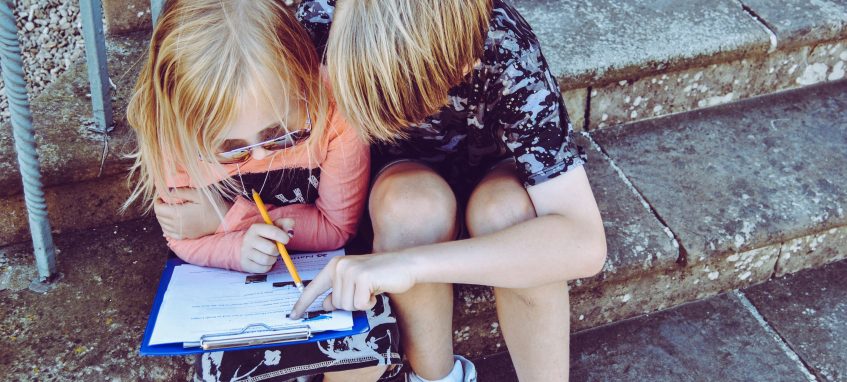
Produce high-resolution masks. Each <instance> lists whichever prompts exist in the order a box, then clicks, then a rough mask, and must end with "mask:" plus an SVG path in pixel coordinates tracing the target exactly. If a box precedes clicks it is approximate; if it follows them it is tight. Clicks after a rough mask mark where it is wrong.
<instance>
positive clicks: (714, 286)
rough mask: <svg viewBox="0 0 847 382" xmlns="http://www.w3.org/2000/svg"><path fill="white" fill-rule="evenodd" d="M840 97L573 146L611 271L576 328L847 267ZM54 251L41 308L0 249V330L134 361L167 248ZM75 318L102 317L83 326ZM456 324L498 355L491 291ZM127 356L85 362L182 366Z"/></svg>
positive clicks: (93, 237) (19, 268) (713, 115)
mask: <svg viewBox="0 0 847 382" xmlns="http://www.w3.org/2000/svg"><path fill="white" fill-rule="evenodd" d="M845 90H847V82H845V81H842V82H838V83H833V84H828V85H823V86H817V87H813V88H808V89H802V90H796V91H792V92H786V93H782V94H778V95H772V96H767V97H762V98H756V99H751V100H747V101H744V102H741V103H737V104H732V105H724V106H720V107H716V108H712V109H708V110H703V111H700V112H693V113H687V114H681V115H676V116H671V117H666V118H661V119H656V120H652V121H645V122H639V123H636V124H633V125H626V126H620V127H618V128H614V129H606V130H600V131H596V132H594V133H592V134H589V135H587V136H580V141H581V144H583V145H584V146H586V147H587V148H589V150H588V151H589V159H590V162H589V163H588V165H587V170H588V172H589V176H590V179H591V182H592V187H593V189H594V192H595V195H596V198H597V200H598V203H599V205H600V209H601V212H602V214H603V217H604V222H605V226H606V233H607V241H608V248H609V259H608V262H607V264H606V266H605V268H604V270H603V272H602V273H601V274H600V275H598V276H597V277H594V278H590V279H583V280H577V281H575V282H573V283H571V297H570V299H571V305H572V316H571V327H572V328H573V330H574V331H581V330H585V329H588V328H592V327H597V326H601V325H604V324H607V323H611V322H616V321H620V320H623V319H626V318H630V317H635V316H639V315H643V314H647V313H651V312H654V311H658V310H662V309H666V308H670V307H673V306H676V305H679V304H682V303H686V302H690V301H695V300H700V299H703V298H708V297H710V296H713V295H716V294H718V293H720V292H723V291H728V290H732V289H737V288H744V287H748V286H750V285H753V284H757V283H760V282H763V281H766V280H769V279H771V278H773V277H778V276H781V275H784V274H788V273H792V272H795V271H798V270H801V269H804V268H811V267H818V266H821V265H823V264H825V263H828V262H832V261H835V260H838V259H843V258H845V257H847V214H845V207H847V206H845V204H847V188H845V185H847V179H845V177H847V174H845V172H844V171H843V165H844V163H847V150H844V147H847V113H845V110H847V91H845ZM57 247H58V248H59V250H60V252H59V255H58V266H59V271H60V272H61V273H62V274H63V276H62V279H60V281H59V283H58V284H57V287H56V289H54V290H53V291H51V292H49V293H48V294H47V295H46V296H41V297H39V296H36V295H33V294H30V293H27V292H26V291H22V290H21V289H23V288H25V287H26V286H27V285H28V283H29V281H30V280H31V279H32V278H34V276H35V269H34V266H33V262H32V258H31V252H30V251H31V250H30V249H29V248H28V245H26V244H24V245H17V246H12V247H6V248H5V249H4V250H2V251H0V271H2V273H0V300H2V301H4V302H3V303H4V304H8V305H9V309H6V308H4V311H7V312H10V314H9V315H8V319H9V320H13V321H14V320H18V321H14V322H15V324H4V326H3V327H7V328H13V333H12V337H13V339H14V338H26V336H27V335H35V336H42V337H44V338H47V336H50V338H53V337H55V336H56V335H57V334H56V333H54V332H51V330H53V329H51V328H52V326H51V325H55V324H46V323H44V322H42V321H40V320H36V317H41V318H45V319H46V320H47V321H50V317H51V316H50V315H51V314H53V313H49V312H54V311H55V312H62V317H71V318H72V319H73V321H74V322H76V323H78V324H79V325H78V326H77V327H78V332H76V333H77V334H78V335H79V336H82V337H81V338H85V337H86V336H92V337H96V336H100V335H102V331H103V330H107V333H112V334H109V335H108V336H105V337H110V336H116V338H119V340H120V341H123V342H125V343H126V346H125V347H124V348H126V349H133V348H134V346H135V344H136V343H137V341H138V339H139V338H140V335H141V333H140V332H141V328H142V327H143V322H144V316H145V315H146V312H147V309H149V304H150V301H151V300H152V296H153V285H155V283H156V280H157V278H158V274H159V271H160V269H161V265H162V264H163V261H164V253H165V252H166V247H165V244H164V240H163V239H162V237H161V232H160V231H159V227H158V225H157V224H156V222H155V220H154V219H152V218H146V219H143V220H137V221H131V222H127V223H122V224H120V225H117V226H106V227H100V228H95V229H90V230H84V231H80V232H69V233H64V234H61V235H59V236H58V237H57ZM104 288H105V289H104ZM3 290H6V291H3ZM80 306H84V307H85V309H84V310H85V312H92V311H93V312H98V313H97V314H96V315H90V317H84V318H80V317H77V316H78V315H77V316H75V315H74V314H76V313H73V312H75V311H76V310H79V309H81V308H79V307H80ZM50 309H53V310H50ZM81 314H82V313H79V315H81ZM454 314H455V320H454V328H455V330H456V331H455V333H454V334H455V341H456V350H457V352H459V353H462V354H466V355H468V356H471V357H480V356H485V355H490V354H496V353H498V352H502V351H503V350H504V349H505V343H504V342H503V339H502V337H501V334H500V328H499V325H498V324H497V318H496V312H495V309H494V301H493V297H492V293H491V291H490V289H489V288H485V287H477V286H459V287H458V288H457V290H456V304H455V310H454ZM21 317H23V318H21ZM21 320H23V321H21ZM27 320H28V321H27ZM98 320H102V321H103V322H99V321H98ZM104 322H105V324H104ZM116 323H117V324H116ZM24 324H26V325H24ZM68 325H70V324H68ZM103 325H106V326H103ZM58 327H59V328H62V327H64V326H58ZM62 330H63V332H62V333H65V331H68V330H70V329H62ZM115 333H124V334H120V335H118V334H115ZM61 336H71V334H67V333H65V334H62V335H61ZM61 336H60V337H61ZM2 337H3V336H0V338H2ZM61 338H65V337H61ZM75 338H80V337H75ZM98 338H99V337H98ZM101 342H102V341H100V342H97V343H95V344H94V345H92V346H94V347H101V346H106V345H104V344H105V343H102V344H101ZM34 343H39V344H45V343H46V339H45V340H44V341H41V342H38V341H36V342H34ZM12 345H15V344H12ZM39 346H40V345H39ZM45 346H46V345H45ZM109 346H111V345H109ZM86 349H91V348H90V347H89V348H86ZM85 351H86V350H85V349H83V350H80V352H83V353H84V352H85ZM123 354H128V355H126V356H121V357H123V358H120V357H119V358H118V359H113V360H104V359H102V358H97V357H93V356H91V357H89V358H90V361H85V362H95V361H96V362H99V363H98V365H113V364H114V365H125V366H126V368H127V369H132V370H136V369H138V368H142V367H143V368H153V369H151V370H159V371H156V372H157V373H158V372H161V373H164V371H163V370H164V369H161V368H172V367H175V365H182V363H180V362H181V361H164V360H150V359H137V357H135V355H134V354H135V353H132V352H129V353H123ZM89 358H84V359H89ZM80 362H82V361H80ZM173 362H175V363H173ZM68 365H78V366H79V367H82V366H81V365H82V364H77V363H68ZM145 365H146V366H145ZM162 365H165V366H162ZM69 367H70V366H69ZM180 367H182V366H180ZM168 370H170V369H168ZM174 370H180V369H174ZM163 375H170V374H163Z"/></svg>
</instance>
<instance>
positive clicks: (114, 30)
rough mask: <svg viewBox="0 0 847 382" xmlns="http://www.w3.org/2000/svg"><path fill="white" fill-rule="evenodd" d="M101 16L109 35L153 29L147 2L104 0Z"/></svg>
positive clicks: (143, 0)
mask: <svg viewBox="0 0 847 382" xmlns="http://www.w3.org/2000/svg"><path fill="white" fill-rule="evenodd" d="M103 16H105V18H106V25H105V27H106V33H109V34H110V35H118V34H125V33H130V32H137V31H149V30H152V29H153V21H152V18H151V17H150V1H149V0H104V1H103Z"/></svg>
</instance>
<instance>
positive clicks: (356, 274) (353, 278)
mask: <svg viewBox="0 0 847 382" xmlns="http://www.w3.org/2000/svg"><path fill="white" fill-rule="evenodd" d="M413 269H414V266H413V264H409V261H407V260H406V259H404V258H403V257H401V256H399V255H395V254H380V255H361V256H339V257H335V258H333V259H332V260H330V262H329V264H327V266H326V267H325V268H324V269H323V270H322V271H321V272H320V273H318V275H317V276H316V277H315V279H314V280H312V281H311V282H310V283H309V285H308V286H307V287H306V289H305V290H304V291H303V294H302V295H301V296H300V299H299V300H297V303H296V304H294V308H293V309H291V314H290V317H291V318H292V319H296V318H299V317H300V316H301V315H302V314H303V313H304V312H305V311H306V308H308V307H309V306H310V305H312V302H314V301H315V299H316V298H318V296H320V295H321V294H323V293H324V292H326V291H327V290H329V288H332V293H330V295H329V296H327V298H326V300H324V309H326V310H335V309H343V310H349V311H353V310H365V309H370V308H372V307H373V306H374V304H376V295H377V294H380V293H403V292H405V291H408V290H409V289H411V288H412V287H413V286H414V285H415V283H416V280H415V276H414V274H413V273H412V270H413Z"/></svg>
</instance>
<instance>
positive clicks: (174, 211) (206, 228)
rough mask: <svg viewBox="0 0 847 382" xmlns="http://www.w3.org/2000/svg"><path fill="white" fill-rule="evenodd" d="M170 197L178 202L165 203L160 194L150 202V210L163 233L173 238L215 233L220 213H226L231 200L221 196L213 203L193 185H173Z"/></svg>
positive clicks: (219, 220) (187, 237)
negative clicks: (183, 186) (176, 186)
mask: <svg viewBox="0 0 847 382" xmlns="http://www.w3.org/2000/svg"><path fill="white" fill-rule="evenodd" d="M173 195H174V197H176V198H178V199H180V200H182V201H181V202H179V203H166V202H165V201H163V200H162V199H161V198H157V199H156V200H155V201H154V202H153V212H154V213H155V214H156V219H157V220H159V225H160V226H162V232H164V233H165V236H167V237H170V238H172V239H176V240H182V239H196V238H198V237H203V236H207V235H211V234H213V233H215V231H216V230H217V229H218V225H220V223H221V216H219V215H218V212H216V210H215V209H216V208H217V211H220V213H221V215H226V213H227V211H229V209H230V207H232V203H229V202H226V201H223V200H221V201H220V203H219V204H217V205H216V204H215V203H213V202H212V201H211V200H209V198H207V197H206V196H205V195H203V193H202V192H200V190H198V189H196V188H188V187H185V188H177V189H176V190H174V191H173Z"/></svg>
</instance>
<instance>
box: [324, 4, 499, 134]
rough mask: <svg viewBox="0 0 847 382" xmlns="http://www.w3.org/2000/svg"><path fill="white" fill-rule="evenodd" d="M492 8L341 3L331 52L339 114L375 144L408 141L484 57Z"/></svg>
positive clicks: (331, 36) (328, 53) (329, 45)
mask: <svg viewBox="0 0 847 382" xmlns="http://www.w3.org/2000/svg"><path fill="white" fill-rule="evenodd" d="M491 8H492V5H491V0H351V1H344V2H339V5H338V7H337V8H336V11H335V16H334V20H333V24H332V28H331V29H330V32H329V39H328V41H327V51H326V58H327V66H328V68H329V79H330V82H331V83H332V89H333V95H334V98H335V100H336V102H337V104H338V108H339V110H340V111H341V112H343V113H344V115H345V117H346V118H347V120H348V122H350V123H351V124H352V125H354V126H355V127H357V128H358V129H359V131H360V132H361V133H362V135H363V136H364V137H365V138H366V139H368V140H369V141H374V140H383V141H394V140H397V139H401V138H403V137H405V136H406V135H407V134H406V129H407V128H408V127H409V126H410V125H413V124H416V123H420V122H422V121H423V120H424V119H425V118H426V117H428V116H430V115H432V114H434V113H436V112H437V111H438V110H439V109H440V108H441V107H443V106H445V105H446V103H447V93H448V91H449V90H450V88H451V87H453V86H455V85H457V84H459V83H460V82H461V81H462V80H463V78H464V77H465V75H466V73H467V71H468V70H469V69H470V68H472V67H473V65H474V63H475V62H476V60H477V59H478V58H480V57H481V56H482V50H483V45H484V42H485V37H486V34H487V30H488V24H489V20H490V16H491Z"/></svg>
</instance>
